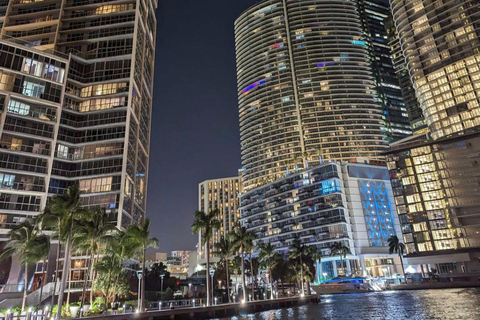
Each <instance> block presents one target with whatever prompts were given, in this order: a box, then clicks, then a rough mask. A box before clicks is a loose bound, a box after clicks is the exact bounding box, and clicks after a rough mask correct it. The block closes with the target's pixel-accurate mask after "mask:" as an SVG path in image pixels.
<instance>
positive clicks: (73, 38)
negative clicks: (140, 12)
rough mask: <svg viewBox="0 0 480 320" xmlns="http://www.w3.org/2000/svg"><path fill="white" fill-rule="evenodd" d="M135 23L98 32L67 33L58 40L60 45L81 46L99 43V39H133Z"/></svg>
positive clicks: (108, 26) (104, 28) (123, 24)
mask: <svg viewBox="0 0 480 320" xmlns="http://www.w3.org/2000/svg"><path fill="white" fill-rule="evenodd" d="M133 25H134V22H128V23H119V24H111V25H106V26H103V28H101V29H98V30H87V31H90V32H81V30H76V31H75V33H66V32H62V35H61V36H60V38H59V40H58V45H64V44H67V43H68V44H69V45H73V44H76V45H79V44H82V43H84V44H88V43H93V42H96V41H99V39H111V40H114V39H123V38H133V33H134V26H133Z"/></svg>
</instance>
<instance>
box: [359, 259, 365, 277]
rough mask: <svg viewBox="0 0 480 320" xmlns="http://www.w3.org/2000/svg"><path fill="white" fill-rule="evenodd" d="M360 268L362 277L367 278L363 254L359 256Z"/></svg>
mask: <svg viewBox="0 0 480 320" xmlns="http://www.w3.org/2000/svg"><path fill="white" fill-rule="evenodd" d="M360 267H361V268H362V276H364V277H366V276H367V269H365V257H364V256H363V254H361V255H360Z"/></svg>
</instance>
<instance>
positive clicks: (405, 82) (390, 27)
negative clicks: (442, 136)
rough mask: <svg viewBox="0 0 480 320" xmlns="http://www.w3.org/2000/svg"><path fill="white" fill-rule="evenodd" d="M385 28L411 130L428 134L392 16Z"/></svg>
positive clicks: (415, 132)
mask: <svg viewBox="0 0 480 320" xmlns="http://www.w3.org/2000/svg"><path fill="white" fill-rule="evenodd" d="M385 26H386V28H387V36H388V44H389V46H390V49H391V53H392V59H393V65H394V68H395V72H396V74H397V77H398V81H399V85H400V88H401V91H402V97H403V102H404V103H405V108H406V109H407V113H408V120H409V122H410V127H411V130H412V131H413V133H414V134H421V133H425V132H428V128H427V125H426V124H425V118H424V117H423V113H422V109H421V108H420V104H419V103H418V100H417V97H416V96H415V89H414V88H413V84H412V80H411V79H410V74H409V73H408V70H407V66H406V63H405V57H404V56H403V52H402V48H401V47H400V40H399V39H398V32H397V28H395V24H394V23H393V18H392V17H391V16H389V18H388V19H387V20H386V21H385Z"/></svg>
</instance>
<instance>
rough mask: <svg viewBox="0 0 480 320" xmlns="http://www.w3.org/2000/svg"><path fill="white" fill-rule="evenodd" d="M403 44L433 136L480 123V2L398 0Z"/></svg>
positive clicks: (395, 14) (394, 9)
mask: <svg viewBox="0 0 480 320" xmlns="http://www.w3.org/2000/svg"><path fill="white" fill-rule="evenodd" d="M391 7H392V13H393V18H394V22H395V26H396V28H397V31H398V35H399V39H400V45H401V48H402V51H403V54H404V56H405V59H406V64H407V69H408V71H409V73H410V76H411V77H412V82H413V85H414V88H415V91H416V95H417V98H418V100H419V103H420V107H421V109H422V111H423V114H424V116H425V120H426V123H427V125H428V127H429V130H430V133H431V136H432V138H433V139H439V138H442V137H449V136H451V135H455V134H465V133H468V132H471V131H472V129H477V128H478V127H479V126H480V116H479V115H480V96H479V92H480V90H479V89H480V75H479V74H478V71H479V63H480V53H479V48H480V41H479V35H478V33H477V28H476V25H477V24H478V23H479V22H480V16H479V14H478V12H479V11H480V3H478V1H475V0H461V1H458V0H422V1H420V0H419V1H405V0H393V1H392V4H391Z"/></svg>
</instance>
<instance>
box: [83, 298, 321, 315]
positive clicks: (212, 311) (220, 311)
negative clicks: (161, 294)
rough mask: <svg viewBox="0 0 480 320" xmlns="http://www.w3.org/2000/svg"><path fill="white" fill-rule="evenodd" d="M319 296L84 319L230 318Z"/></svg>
mask: <svg viewBox="0 0 480 320" xmlns="http://www.w3.org/2000/svg"><path fill="white" fill-rule="evenodd" d="M318 302H319V298H318V296H317V295H310V296H304V297H289V298H281V299H275V300H260V301H251V302H246V303H227V304H221V305H217V306H211V307H192V308H183V309H174V310H162V311H147V312H139V313H124V314H116V315H102V316H93V317H84V318H82V319H88V320H103V319H105V320H131V319H155V320H163V319H169V320H173V319H176V320H183V319H195V320H203V319H212V318H220V317H230V316H234V315H239V314H241V313H252V312H260V311H268V310H273V309H281V308H289V307H295V306H301V305H305V304H309V303H318Z"/></svg>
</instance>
